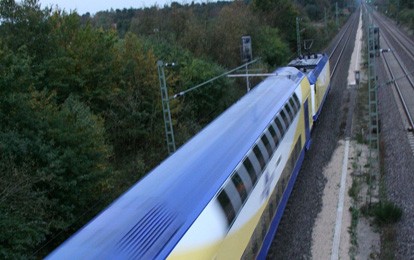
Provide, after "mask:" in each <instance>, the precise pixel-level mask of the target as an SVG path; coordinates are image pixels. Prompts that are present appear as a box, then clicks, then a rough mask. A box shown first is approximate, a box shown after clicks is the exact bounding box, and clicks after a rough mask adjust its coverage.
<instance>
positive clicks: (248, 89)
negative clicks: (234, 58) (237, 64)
mask: <svg viewBox="0 0 414 260" xmlns="http://www.w3.org/2000/svg"><path fill="white" fill-rule="evenodd" d="M246 87H247V92H249V91H250V80H249V65H248V64H247V63H246Z"/></svg>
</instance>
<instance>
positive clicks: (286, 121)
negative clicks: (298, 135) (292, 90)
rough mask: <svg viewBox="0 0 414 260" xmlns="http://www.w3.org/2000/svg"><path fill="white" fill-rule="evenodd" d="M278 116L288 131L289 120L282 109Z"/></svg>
mask: <svg viewBox="0 0 414 260" xmlns="http://www.w3.org/2000/svg"><path fill="white" fill-rule="evenodd" d="M280 116H281V117H282V119H283V122H285V126H286V129H288V128H289V123H290V122H289V118H288V117H287V115H286V112H285V111H284V110H283V109H282V110H281V111H280Z"/></svg>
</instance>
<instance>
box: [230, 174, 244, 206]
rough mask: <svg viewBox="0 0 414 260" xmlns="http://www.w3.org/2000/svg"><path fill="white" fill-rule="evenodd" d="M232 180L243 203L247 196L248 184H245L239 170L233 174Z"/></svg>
mask: <svg viewBox="0 0 414 260" xmlns="http://www.w3.org/2000/svg"><path fill="white" fill-rule="evenodd" d="M231 180H232V181H233V184H234V186H235V187H236V190H237V192H238V193H239V195H240V199H241V201H242V203H243V202H244V201H245V200H246V198H247V190H246V186H245V185H244V183H243V181H242V179H241V178H240V175H239V174H238V173H237V172H236V173H235V174H234V175H233V177H232V178H231Z"/></svg>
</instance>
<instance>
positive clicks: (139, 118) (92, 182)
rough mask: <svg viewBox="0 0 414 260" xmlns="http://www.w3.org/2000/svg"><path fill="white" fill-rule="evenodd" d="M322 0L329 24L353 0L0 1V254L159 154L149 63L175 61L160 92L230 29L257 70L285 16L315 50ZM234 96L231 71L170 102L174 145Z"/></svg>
mask: <svg viewBox="0 0 414 260" xmlns="http://www.w3.org/2000/svg"><path fill="white" fill-rule="evenodd" d="M336 2H337V3H338V7H339V22H340V23H342V22H343V21H345V20H346V19H347V15H349V13H350V12H351V11H352V10H353V8H354V5H353V2H354V1H332V0H297V1H290V0H252V1H232V2H209V1H208V2H207V3H202V4H195V3H191V4H185V5H182V4H179V3H177V2H172V3H171V5H169V6H164V7H162V8H160V7H158V6H153V7H150V8H144V9H123V10H119V9H117V10H109V11H102V12H98V13H96V14H94V15H91V14H89V13H87V14H78V13H76V12H70V13H67V12H66V11H64V10H60V9H58V8H50V7H47V6H46V7H43V6H41V5H40V4H39V1H38V0H23V1H15V0H2V1H0V122H1V124H0V175H1V176H0V230H1V232H0V258H2V259H21V258H22V259H33V258H34V259H36V258H42V257H44V256H45V255H47V254H48V253H49V252H50V251H51V250H53V249H54V248H55V247H57V246H58V245H59V244H61V243H62V242H63V241H64V240H65V239H67V238H68V237H69V236H70V235H71V234H72V233H73V232H75V231H76V230H77V229H79V228H80V227H81V226H82V225H84V224H85V223H87V222H88V221H89V220H90V219H91V218H93V216H95V215H96V214H97V213H98V212H99V211H101V210H102V209H103V208H105V206H107V205H108V204H109V203H111V202H112V201H113V200H114V199H115V198H117V197H118V196H119V195H120V194H122V193H123V192H124V191H125V190H127V189H128V188H129V187H130V186H131V185H133V184H134V183H135V182H137V181H138V180H139V179H140V178H141V177H142V176H144V175H145V174H147V173H148V172H150V170H151V169H152V168H154V167H155V166H156V165H157V164H159V163H160V162H161V161H162V160H163V159H165V158H166V157H167V156H168V153H167V148H166V140H165V133H164V121H163V115H162V106H161V95H160V82H159V78H158V71H157V61H158V60H163V61H166V62H173V61H174V62H176V63H177V64H178V66H176V67H172V68H166V76H167V78H166V81H167V86H168V91H169V94H170V95H171V96H172V95H173V94H175V93H178V92H180V91H183V90H186V89H188V88H190V87H192V86H194V85H197V84H199V83H201V82H204V81H206V80H209V79H211V78H213V77H215V76H217V75H220V74H222V73H224V72H225V71H228V70H229V69H232V68H235V67H237V66H240V65H241V64H242V61H241V57H240V46H241V37H242V36H243V35H250V36H251V38H252V44H253V45H252V49H253V55H254V57H255V58H256V57H257V58H258V57H260V61H259V62H257V64H256V65H255V66H256V68H257V69H260V70H262V71H271V70H272V69H274V68H276V67H277V66H280V65H283V64H286V62H287V61H288V60H289V59H291V58H293V57H294V56H295V55H296V46H297V45H296V17H300V18H301V20H300V26H301V38H302V39H313V40H314V44H313V47H312V48H313V49H312V50H313V51H320V50H322V49H323V48H324V47H325V45H326V43H327V42H329V40H330V39H331V38H333V36H334V35H335V34H336V33H337V30H338V28H339V26H340V24H339V25H337V24H336V19H335V9H336V8H335V3H336ZM399 2H400V5H404V6H406V8H407V10H409V9H408V8H409V7H410V8H412V6H409V5H410V3H411V2H410V1H405V2H404V1H402V0H401V1H399ZM404 6H403V7H404ZM396 10H397V9H396ZM400 10H401V12H404V11H405V10H406V9H404V8H401V7H400ZM411 11H412V10H411ZM258 80H260V79H253V80H252V83H255V81H258ZM245 92H246V86H245V80H244V79H229V78H224V77H223V78H220V79H218V80H216V81H214V83H212V84H209V85H207V86H205V87H203V88H200V89H198V90H196V91H192V92H189V93H188V94H187V95H185V96H183V97H180V98H177V99H173V100H171V104H170V105H171V113H172V119H173V125H174V132H175V139H176V143H177V146H180V145H182V144H183V143H185V142H186V141H187V140H188V139H189V138H191V137H192V136H193V135H195V134H196V133H197V132H198V131H200V130H201V129H202V128H203V127H204V126H205V125H206V124H208V123H209V122H211V121H212V120H213V119H214V118H215V117H216V116H217V115H219V114H220V113H221V112H222V111H224V110H225V109H226V108H227V107H229V106H230V105H231V104H233V103H234V102H236V101H237V100H238V99H239V98H240V97H242V96H243V95H244V94H245ZM160 181H162V180H160Z"/></svg>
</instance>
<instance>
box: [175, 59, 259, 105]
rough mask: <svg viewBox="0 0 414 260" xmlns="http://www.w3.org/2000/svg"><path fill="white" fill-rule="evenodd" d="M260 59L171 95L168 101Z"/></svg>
mask: <svg viewBox="0 0 414 260" xmlns="http://www.w3.org/2000/svg"><path fill="white" fill-rule="evenodd" d="M260 59H261V58H257V59H255V60H252V61H250V62H248V63H245V64H243V65H241V66H239V67H237V68H235V69H232V70H229V71H227V72H225V73H222V74H220V75H218V76H216V77H214V78H212V79H210V80H207V81H205V82H203V83H200V84H198V85H196V86H194V87H191V88H189V89H187V90H184V91H181V92H179V93H177V94H174V95H173V97H172V98H170V100H172V99H176V98H178V97H181V96H184V95H185V94H187V93H188V92H190V91H193V90H196V89H198V88H200V87H202V86H204V85H207V84H209V83H211V82H213V81H215V80H217V79H219V78H221V77H224V76H227V75H228V74H230V73H232V72H234V71H236V70H239V69H242V68H244V67H246V66H247V65H250V64H253V63H255V62H257V61H259V60H260Z"/></svg>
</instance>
